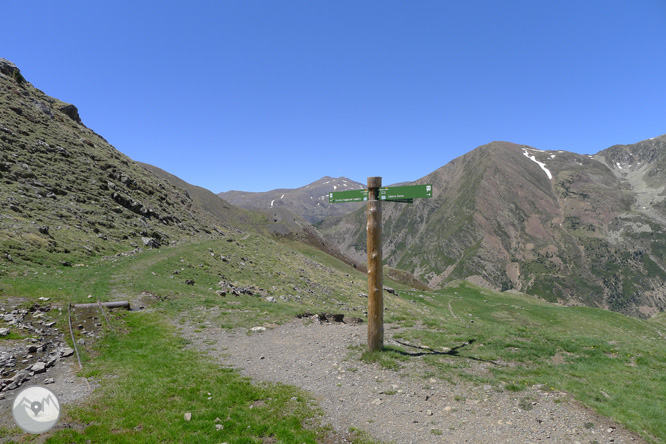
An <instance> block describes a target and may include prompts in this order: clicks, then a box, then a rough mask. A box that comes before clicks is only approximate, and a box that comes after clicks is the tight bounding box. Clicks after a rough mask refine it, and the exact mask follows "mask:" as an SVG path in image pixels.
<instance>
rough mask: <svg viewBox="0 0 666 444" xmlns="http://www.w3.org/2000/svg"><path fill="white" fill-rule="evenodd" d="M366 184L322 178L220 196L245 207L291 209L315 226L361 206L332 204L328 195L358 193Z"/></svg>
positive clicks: (342, 178)
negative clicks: (350, 191) (276, 187)
mask: <svg viewBox="0 0 666 444" xmlns="http://www.w3.org/2000/svg"><path fill="white" fill-rule="evenodd" d="M361 188H365V185H364V184H362V183H359V182H355V181H353V180H350V179H347V178H346V177H338V178H333V177H328V176H326V177H323V178H321V179H319V180H317V181H315V182H312V183H311V184H308V185H305V186H303V187H300V188H295V189H286V188H285V189H278V190H272V191H266V192H263V193H252V192H248V191H227V192H224V193H219V194H218V196H220V197H221V198H222V199H224V200H226V201H228V202H230V203H232V204H234V205H237V206H239V207H242V208H250V209H253V210H263V211H274V210H277V209H279V208H288V209H289V210H291V211H293V212H294V213H296V214H298V215H299V216H301V217H302V218H304V219H305V220H307V221H308V222H310V223H312V224H315V223H317V222H319V221H321V220H323V219H325V218H327V217H332V216H338V215H342V214H346V213H348V212H350V211H353V210H354V209H356V208H358V207H359V205H360V204H354V203H350V204H345V205H340V204H336V205H331V204H329V203H328V193H330V192H331V191H344V190H357V189H361Z"/></svg>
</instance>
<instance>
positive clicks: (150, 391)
mask: <svg viewBox="0 0 666 444" xmlns="http://www.w3.org/2000/svg"><path fill="white" fill-rule="evenodd" d="M114 322H115V323H116V324H118V323H120V322H121V319H120V318H119V317H115V319H114ZM122 323H123V324H124V329H125V330H127V331H128V333H127V334H125V335H119V336H115V335H110V336H107V337H106V338H105V339H104V340H103V341H102V342H101V343H100V344H99V345H98V347H97V352H98V355H97V356H96V358H95V359H94V361H93V362H92V363H91V364H90V365H89V366H88V367H87V368H86V369H85V374H86V375H94V377H95V379H98V380H101V381H103V384H102V386H101V387H100V388H99V389H98V390H97V391H96V393H95V395H94V400H93V401H91V402H89V403H88V404H87V405H84V406H80V407H77V406H71V405H68V406H67V407H66V410H65V421H66V422H74V423H77V424H85V425H86V427H85V428H84V429H83V430H82V431H78V430H74V429H70V430H61V431H58V432H56V433H54V434H53V435H52V436H51V437H50V438H49V439H48V440H47V442H49V443H71V442H76V443H86V442H183V441H184V440H185V441H188V442H199V443H219V442H229V443H262V442H264V440H265V439H268V438H273V439H275V440H276V441H277V442H298V443H301V442H308V443H314V442H316V441H317V439H318V434H321V433H323V431H322V430H321V429H318V428H317V427H314V426H313V427H306V425H307V424H317V420H316V415H317V413H318V411H317V409H316V408H313V407H312V406H311V403H310V399H309V397H308V396H307V395H306V394H304V393H303V392H300V391H298V390H297V389H295V388H292V387H288V386H284V385H271V384H252V383H250V381H249V380H248V379H246V378H243V377H241V376H240V375H239V374H238V373H237V372H236V371H233V370H230V369H227V368H221V367H219V366H218V365H216V364H213V363H211V362H210V361H209V360H207V359H206V358H205V357H204V356H202V355H200V354H198V353H196V352H194V351H192V350H189V349H187V348H186V342H185V341H184V340H183V339H180V338H178V337H175V336H174V335H173V333H172V328H171V327H169V326H168V325H166V324H165V323H164V322H163V321H162V320H161V319H160V317H159V316H158V315H157V314H154V313H153V314H149V313H124V314H123V316H122ZM167 363H168V365H166V364H167ZM111 375H115V376H117V377H116V378H113V379H108V378H109V377H110V376H111ZM186 412H190V413H191V414H192V419H191V421H185V419H184V414H185V413H186ZM218 418H219V419H218ZM216 424H220V425H222V426H223V429H222V430H219V431H218V430H217V429H216V427H215V425H216Z"/></svg>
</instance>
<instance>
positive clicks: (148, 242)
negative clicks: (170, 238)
mask: <svg viewBox="0 0 666 444" xmlns="http://www.w3.org/2000/svg"><path fill="white" fill-rule="evenodd" d="M141 242H143V245H144V246H145V247H148V248H160V243H159V242H158V241H157V239H155V238H153V237H142V238H141Z"/></svg>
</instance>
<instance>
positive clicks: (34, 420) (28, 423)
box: [12, 385, 60, 433]
mask: <svg viewBox="0 0 666 444" xmlns="http://www.w3.org/2000/svg"><path fill="white" fill-rule="evenodd" d="M12 414H13V415H14V421H15V422H16V424H17V425H18V426H19V427H21V428H22V429H23V430H24V431H26V432H28V433H44V432H46V431H48V430H50V429H51V428H52V427H53V426H54V425H56V423H57V422H58V419H60V402H59V401H58V398H57V397H56V395H55V393H53V392H52V391H51V390H49V389H47V388H45V387H42V386H39V385H33V386H32V387H27V388H24V389H23V390H21V391H20V392H19V394H18V395H17V396H16V399H15V400H14V405H13V407H12Z"/></svg>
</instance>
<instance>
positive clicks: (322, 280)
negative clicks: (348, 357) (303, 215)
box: [0, 232, 666, 443]
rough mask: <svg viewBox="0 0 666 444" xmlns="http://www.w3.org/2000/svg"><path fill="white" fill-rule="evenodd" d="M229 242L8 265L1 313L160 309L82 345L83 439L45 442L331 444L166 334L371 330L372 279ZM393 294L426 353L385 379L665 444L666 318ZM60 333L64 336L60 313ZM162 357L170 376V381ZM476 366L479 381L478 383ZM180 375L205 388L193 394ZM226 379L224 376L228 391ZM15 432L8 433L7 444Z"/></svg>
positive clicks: (313, 419)
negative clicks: (93, 385)
mask: <svg viewBox="0 0 666 444" xmlns="http://www.w3.org/2000/svg"><path fill="white" fill-rule="evenodd" d="M228 239H229V240H230V241H229V240H226V239H225V240H211V241H207V242H203V243H187V244H182V245H178V246H172V247H166V248H162V249H160V250H149V251H144V252H141V253H137V254H135V255H131V256H120V257H107V258H102V257H99V258H95V259H92V260H89V261H87V262H86V263H84V264H83V265H84V266H80V267H62V266H54V265H51V266H48V265H46V266H36V265H16V264H14V265H13V266H11V267H7V266H3V268H2V269H0V277H1V280H2V286H1V289H0V296H1V297H2V298H3V299H4V298H10V297H11V298H12V299H13V300H15V299H16V298H22V299H23V300H25V301H26V302H25V303H26V304H29V301H34V300H35V298H37V297H39V296H46V297H50V298H52V302H53V303H54V304H56V305H61V306H63V305H64V304H66V303H67V302H70V301H73V302H83V301H88V300H89V298H88V295H92V296H93V297H99V298H100V299H101V300H103V301H105V300H118V299H129V300H131V301H133V303H134V304H135V305H138V304H142V305H145V306H147V307H149V308H150V309H151V310H149V311H145V310H144V311H140V312H129V313H128V312H122V313H120V312H114V313H113V317H112V324H114V325H116V327H120V328H119V329H118V328H117V329H116V330H117V331H116V332H112V331H108V330H107V333H106V336H105V338H104V339H102V340H100V341H98V342H97V343H96V344H95V345H93V346H87V348H86V350H85V355H84V362H85V364H84V365H85V369H84V372H83V374H84V375H86V376H89V377H93V378H94V379H95V380H96V381H100V382H101V383H102V387H101V388H100V390H99V391H98V392H97V396H93V398H92V399H90V400H88V401H86V402H85V403H84V404H83V405H81V406H76V407H73V406H68V407H66V409H65V418H66V421H67V422H69V423H72V424H78V425H77V426H76V427H74V428H73V429H68V430H62V431H58V432H55V433H53V436H52V438H51V439H50V441H49V442H85V441H86V440H93V441H97V440H102V441H103V440H108V439H112V440H118V439H120V440H121V441H122V442H139V441H141V440H145V439H148V440H151V439H153V440H161V441H165V442H168V441H171V442H173V441H175V440H176V438H174V437H176V436H179V434H182V433H195V434H196V436H197V437H198V439H199V440H200V442H219V440H217V439H218V437H219V436H220V435H217V434H215V433H213V432H211V431H210V429H211V428H212V427H213V424H214V420H215V417H216V416H219V413H217V412H220V411H225V412H229V413H227V415H228V418H231V419H233V421H228V420H227V421H225V418H227V416H225V417H224V418H221V419H222V421H223V423H224V425H225V430H226V429H227V427H228V428H229V430H228V433H229V434H228V435H224V436H225V437H228V442H245V441H242V440H241V438H240V435H238V437H237V438H234V436H236V435H234V433H240V431H239V429H237V428H235V427H233V426H232V425H231V423H232V422H234V423H235V421H239V423H240V424H243V427H245V428H247V427H248V426H249V427H250V429H251V430H253V431H256V432H253V436H254V437H255V438H253V439H255V441H252V440H251V441H247V442H261V439H262V438H261V437H262V436H270V435H272V436H280V437H282V438H281V439H283V440H284V442H321V441H322V440H323V438H322V437H323V436H324V435H325V434H326V431H325V429H321V428H319V429H318V428H316V427H315V428H314V429H312V428H311V426H307V427H305V428H304V426H305V424H309V423H314V424H319V423H321V424H325V418H324V419H323V422H319V421H320V420H319V419H317V409H316V407H315V406H314V405H312V403H311V400H309V398H308V397H307V395H306V394H299V393H298V392H295V391H293V390H291V389H288V388H284V387H273V386H265V387H264V386H262V387H255V386H252V385H248V384H247V382H246V381H243V380H241V379H238V377H237V375H236V374H235V373H234V372H229V371H228V370H225V371H223V372H222V373H221V374H220V373H219V371H217V370H215V366H214V365H211V364H209V363H206V361H205V360H204V359H203V358H202V357H200V356H199V355H197V354H196V353H194V352H192V351H188V350H186V349H184V348H183V345H184V344H183V342H182V340H181V339H178V338H177V337H176V336H175V335H174V333H173V331H171V328H170V327H169V325H170V324H171V323H173V322H174V321H175V320H176V319H185V320H187V321H188V322H192V323H194V324H195V325H200V327H199V328H200V330H201V332H202V334H205V329H206V328H207V326H208V325H211V324H206V323H205V322H204V320H205V321H206V322H212V323H213V325H216V326H221V327H225V328H235V327H243V328H250V327H254V326H266V327H268V328H270V326H271V325H274V324H275V323H281V322H288V321H289V320H291V319H293V318H294V316H295V315H296V314H299V313H302V312H304V311H310V312H321V311H327V312H342V313H345V314H346V315H347V316H360V317H364V313H363V312H364V310H365V309H366V304H367V299H365V298H363V297H360V296H359V293H362V292H365V291H366V286H367V281H366V278H365V275H364V274H363V273H361V272H359V271H357V270H355V269H353V268H351V267H349V266H348V265H346V264H344V263H342V262H340V261H338V260H336V259H334V258H331V257H330V256H326V255H324V254H323V253H322V252H321V251H319V250H317V249H314V248H311V247H307V246H303V245H302V244H299V248H297V249H293V248H290V247H289V246H286V245H284V244H282V243H277V242H275V241H272V240H269V239H266V238H264V237H262V236H259V235H249V236H248V235H242V236H236V235H235V234H233V232H229V233H228ZM186 281H194V285H188V284H187V283H186ZM387 285H392V286H394V287H395V288H397V289H398V291H397V293H398V295H397V296H396V295H392V294H389V293H386V292H385V298H386V304H385V305H386V307H387V308H388V310H387V312H386V318H385V319H386V322H387V323H388V324H389V325H388V326H387V327H388V328H391V325H393V326H400V327H403V328H404V330H403V331H401V332H400V333H399V334H398V336H397V337H398V339H399V340H400V341H401V342H403V343H404V344H411V345H414V346H418V347H420V348H419V349H418V351H419V352H420V353H414V350H415V349H413V348H411V347H409V346H406V345H401V344H394V345H391V346H390V347H389V351H388V352H386V354H385V355H382V356H380V359H379V360H378V362H381V363H383V365H387V366H389V367H390V368H394V369H396V370H397V371H400V366H401V365H402V362H403V360H404V359H409V360H418V361H419V362H421V363H422V365H425V366H426V367H427V368H428V369H429V370H428V371H427V374H428V375H430V376H432V377H439V378H444V379H447V380H450V381H453V382H456V381H470V382H472V383H474V384H483V385H487V384H490V385H492V387H493V388H494V389H495V390H509V391H521V390H522V389H523V388H524V387H528V386H533V385H539V386H540V387H542V390H556V391H566V392H569V393H571V395H572V396H573V397H574V398H575V399H578V400H579V401H581V402H582V403H584V404H585V405H587V406H589V407H591V408H593V409H595V410H596V411H598V412H599V413H601V414H603V415H607V416H609V417H612V418H614V419H616V420H617V421H619V422H621V423H623V424H625V425H626V426H627V427H629V428H630V429H631V430H634V431H636V432H638V433H640V434H641V435H642V436H644V437H645V438H647V439H648V440H651V441H652V442H656V443H664V442H666V428H665V426H664V423H663V421H662V419H663V417H664V413H665V412H664V406H665V405H666V380H665V379H664V375H665V374H666V367H665V364H664V363H665V362H666V345H665V344H666V342H665V341H664V339H665V338H666V325H665V324H664V321H663V319H661V318H655V319H654V320H653V321H642V320H638V319H634V318H629V317H625V316H623V315H620V314H617V313H612V312H607V311H603V310H599V309H593V308H585V307H564V306H560V305H554V304H550V303H547V302H543V301H541V302H540V301H538V300H535V299H533V298H531V297H529V296H525V295H521V294H511V293H495V292H492V291H490V290H486V289H481V288H478V287H474V286H471V285H469V284H467V283H458V284H455V285H452V286H449V287H447V288H445V289H443V290H439V291H436V292H427V291H415V290H411V289H409V288H408V287H405V286H402V285H400V284H396V283H393V282H387ZM234 289H235V290H237V291H238V293H239V294H238V295H235V294H234V292H233V290H234ZM218 291H219V292H221V291H224V292H225V294H224V295H222V293H218ZM267 297H274V298H275V299H276V302H268V300H267V299H266V298H267ZM58 322H60V323H62V322H64V315H63V318H61V319H60V320H59V321H58ZM0 323H1V322H0ZM359 345H360V346H362V344H359ZM424 346H425V347H427V349H425V350H427V351H426V352H425V353H423V350H424V349H423V347H424ZM156 348H157V349H159V350H156ZM161 356H162V357H161ZM166 356H169V357H168V358H167V357H166ZM165 359H168V360H169V362H171V363H172V367H171V368H172V370H173V371H169V372H167V373H165V372H164V371H163V370H162V365H161V363H162V362H164V360H165ZM364 359H366V360H368V359H370V360H372V359H371V358H370V357H368V356H365V357H364ZM121 363H122V364H121ZM480 364H481V365H483V366H485V368H486V370H485V371H483V372H479V371H478V368H479V365H480ZM359 365H362V364H361V363H359ZM111 375H114V376H113V377H112V378H111V377H110V376H111ZM183 375H190V376H192V377H193V378H195V379H196V380H197V383H196V384H189V383H187V384H184V382H185V380H183V378H182V376H183ZM220 375H225V376H224V378H222V379H219V378H220ZM190 376H188V378H186V379H187V380H190V379H189V377H190ZM150 387H154V390H153V389H150ZM206 393H211V394H212V395H210V396H212V397H213V398H214V399H215V401H214V406H213V407H211V406H210V405H208V404H206V403H207V402H208V401H206V399H207V396H208V395H206ZM232 394H235V395H233V396H232ZM152 397H155V401H154V402H159V399H164V398H167V399H171V400H172V401H173V402H171V403H168V404H167V405H164V406H163V407H162V408H161V409H160V412H159V413H160V414H159V415H158V414H148V413H147V412H144V411H143V409H144V406H145V401H144V400H145V399H149V400H150V399H153V398H152ZM158 398H159V399H158ZM258 399H264V400H266V401H265V402H266V406H265V409H260V410H258V411H254V410H253V409H252V410H248V406H249V405H252V404H253V403H255V402H256V401H257V400H258ZM294 399H296V401H294ZM139 400H141V401H139ZM150 402H153V401H150ZM294 402H295V403H294ZM282 409H287V410H288V411H290V412H292V413H293V416H290V418H291V419H289V420H288V421H289V422H288V425H287V426H285V424H284V422H282V421H277V422H276V421H274V420H271V419H270V416H271V412H272V411H276V410H282ZM190 410H195V411H200V412H202V415H201V416H199V417H198V418H197V420H198V422H193V423H187V424H185V423H183V421H181V420H180V418H182V415H183V413H184V412H185V411H190ZM95 418H98V419H95ZM99 418H104V419H103V420H101V419H99ZM193 421H194V420H193ZM137 427H138V428H139V429H138V430H140V431H141V433H138V432H137ZM213 430H214V429H213ZM11 433H13V432H12V431H11V430H0V436H2V434H10V435H11ZM111 436H112V437H113V438H110V437H111ZM225 439H227V438H225ZM358 439H359V440H361V438H358ZM359 442H360V441H359Z"/></svg>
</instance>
